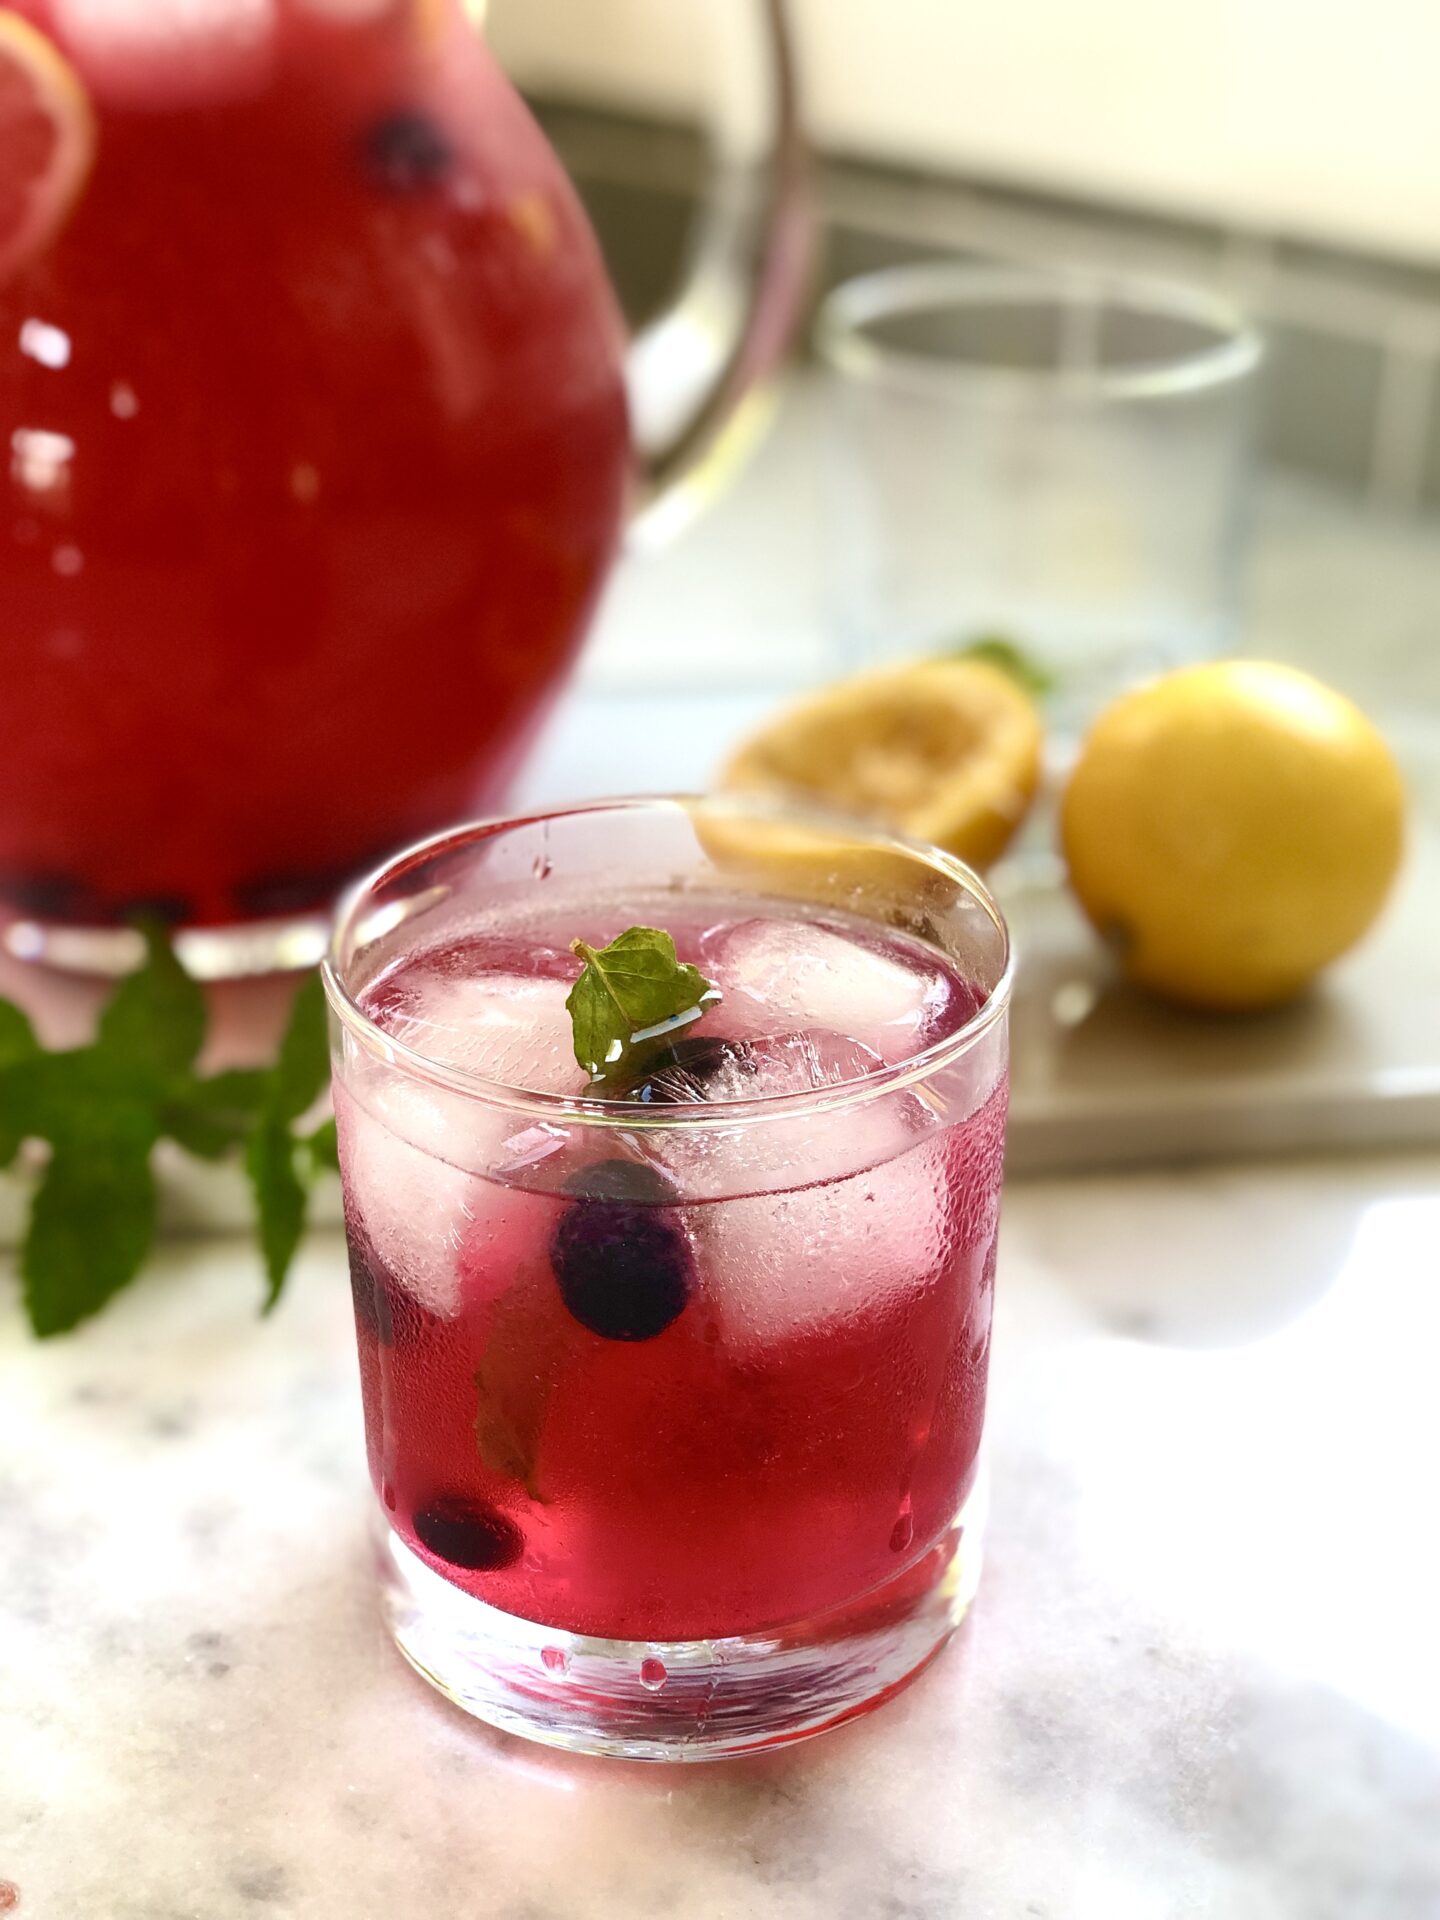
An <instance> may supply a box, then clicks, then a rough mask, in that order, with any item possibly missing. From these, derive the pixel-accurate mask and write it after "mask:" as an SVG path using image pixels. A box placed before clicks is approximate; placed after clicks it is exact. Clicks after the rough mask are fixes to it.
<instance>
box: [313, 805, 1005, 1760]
mask: <svg viewBox="0 0 1440 1920" xmlns="http://www.w3.org/2000/svg"><path fill="white" fill-rule="evenodd" d="M637 926H639V927H646V928H656V929H662V930H664V931H665V932H667V933H668V934H669V935H671V936H672V937H673V940H674V942H675V948H676V952H677V954H678V958H679V960H680V961H681V962H685V963H689V964H690V965H693V966H694V967H695V968H697V969H698V970H699V974H700V976H701V977H702V985H703V986H704V988H705V989H706V991H705V993H704V995H703V998H702V999H700V1000H699V1001H697V1005H696V1007H694V1008H690V1009H688V1010H687V1012H686V1014H685V1015H684V1016H683V1017H682V1018H681V1019H680V1020H679V1021H678V1022H675V1023H672V1024H671V1025H670V1026H668V1027H667V1028H666V1030H665V1031H663V1032H661V1033H658V1034H649V1035H647V1034H645V1033H643V1032H642V1033H641V1034H639V1035H638V1036H635V1037H634V1039H633V1044H632V1043H631V1041H630V1040H629V1039H628V1038H627V1042H626V1044H625V1046H624V1047H623V1048H622V1049H621V1051H620V1058H619V1059H618V1060H617V1061H613V1062H611V1063H609V1064H607V1065H605V1066H604V1067H603V1068H602V1075H603V1077H600V1078H596V1077H595V1076H594V1075H592V1074H591V1073H590V1072H589V1071H587V1069H586V1068H585V1067H582V1066H581V1065H580V1064H579V1062H578V1060H577V1057H576V1051H577V1048H576V1034H577V1031H578V1023H575V1024H572V1018H571V1013H570V1011H569V1010H568V1009H567V1004H566V1003H567V998H568V997H569V996H570V995H571V993H572V989H574V988H575V986H576V981H577V977H578V976H579V975H580V972H581V968H582V964H583V962H582V959H580V958H577V957H576V953H575V952H574V950H573V945H574V943H576V942H583V943H585V944H586V945H587V947H588V948H589V949H590V950H591V951H592V952H593V951H594V950H597V949H602V948H604V947H605V945H606V943H608V942H610V941H613V940H614V939H615V938H616V936H618V935H620V934H622V933H623V932H624V931H625V930H626V929H628V928H632V927H637ZM326 986H327V990H328V993H329V996H330V1003H331V1009H332V1033H333V1044H334V1072H335V1102H336V1112H337V1117H338V1121H339V1131H340V1153H341V1165H342V1171H343V1177H344V1186H345V1211H346V1224H347V1234H348V1240H349V1248H350V1266H351V1276H352V1281H353V1287H354V1297H355V1316H356V1327H357V1333H358V1338H359V1349H360V1373H361V1383H362V1389H363V1396H364V1407H365V1429H366V1444H367V1450H368V1455H369V1464H370V1472H371V1476H372V1479H373V1481H374V1485H375V1490H376V1495H377V1508H376V1517H377V1526H378V1539H379V1553H380V1564H381V1570H382V1582H383V1588H384V1598H385V1607H386V1611H387V1615H388V1619H389V1623H390V1626H391V1629H392V1631H393V1633H394V1635H395V1638H396V1641H397V1642H398V1644H399V1646H400V1648H401V1650H402V1651H403V1652H404V1654H405V1655H406V1657H407V1658H408V1659H409V1660H410V1661H411V1663H412V1664H413V1665H414V1666H415V1667H416V1668H418V1669H419V1671H420V1672H421V1673H422V1674H424V1675H425V1676H426V1678H427V1679H429V1680H430V1681H432V1682H433V1684H435V1685H436V1686H437V1687H439V1688H440V1689H441V1690H442V1691H443V1692H445V1693H446V1694H448V1695H449V1696H450V1697H451V1698H452V1699H453V1700H455V1701H456V1702H458V1703H459V1704H460V1705H461V1706H463V1707H465V1708H467V1709H469V1710H470V1711H471V1712H473V1713H476V1714H478V1715H480V1716H481V1717H482V1718H484V1719H486V1720H489V1721H492V1722H494V1723H495V1724H497V1725H499V1726H502V1727H504V1728H506V1729H508V1730H509V1731H511V1732H514V1733H519V1734H523V1735H526V1736H528V1737H530V1738H533V1739H539V1740H544V1741H549V1742H552V1743H554V1744H556V1745H560V1746H566V1747H571V1748H576V1749H580V1750H585V1751H593V1752H603V1753H615V1754H626V1755H633V1756H637V1757H645V1758H664V1759H699V1758H713V1757H719V1756H722V1755H725V1754H733V1753H738V1752H743V1751H746V1750H750V1749H755V1748H761V1747H766V1746H771V1745H775V1744H778V1743H781V1742H785V1741H789V1740H794V1739H799V1738H802V1737H804V1736H805V1735H808V1734H813V1733H818V1732H820V1731H822V1730H824V1729H825V1728H827V1727H831V1726H834V1725H836V1724H838V1723H839V1722H841V1721H843V1720H845V1719H847V1718H849V1717H851V1716H853V1715H855V1714H857V1713H860V1712H862V1711H864V1710H865V1709H866V1708H868V1707H870V1706H873V1705H875V1704H877V1703H878V1702H879V1701H881V1700H883V1699H885V1698H886V1697H888V1696H889V1695H890V1694H891V1693H892V1692H894V1691H895V1690H896V1689H897V1688H898V1687H899V1686H900V1685H902V1684H903V1683H904V1682H905V1681H906V1680H908V1679H909V1678H910V1677H911V1676H912V1675H914V1674H915V1673H916V1672H918V1671H919V1669H920V1668H921V1667H923V1666H924V1665H925V1664H926V1662H927V1661H928V1660H929V1659H930V1658H931V1657H932V1656H933V1655H934V1654H935V1653H936V1652H937V1651H938V1650H939V1648H940V1647H941V1646H942V1645H943V1644H944V1642H945V1640H946V1639H947V1637H948V1636H949V1635H950V1633H951V1632H952V1631H953V1630H954V1628H955V1626H956V1625H957V1624H958V1622H959V1621H960V1619H961V1618H962V1616H963V1614H964V1612H965V1609H966V1607H967V1605H968V1603H969V1601H970V1598H971V1596H972V1594H973V1593H974V1590H975V1584H976V1580H977V1577H978V1573H979V1546H980V1541H979V1528H980V1518H981V1516H980V1505H981V1497H982V1495H981V1488H980V1484H979V1480H978V1469H979V1455H980V1441H981V1429H982V1425H983V1418H984V1409H985V1383H986V1371H987V1363H988V1359H989V1349H990V1315H991V1302H992V1295H993V1288H994V1276H995V1245H996V1226H997V1215H998V1207H999V1198H1000V1176H1001V1163H1002V1157H1003V1149H1004V1132H1005V1108H1006V1091H1007V1083H1006V1016H1007V1006H1008V1000H1009V986H1010V963H1009V948H1008V941H1007V936H1006V931H1005V927H1004V924H1003V922H1002V920H1001V918H1000V915H999V913H998V911H997V909H996V907H995V905H994V902H993V901H992V900H991V899H990V897H989V896H988V894H987V893H986V892H985V890H984V888H983V887H982V886H981V884H980V882H979V881H978V880H977V879H976V878H975V876H974V875H973V874H972V873H970V872H969V870H968V869H966V868H965V867H963V866H962V865H960V864H959V863H958V862H957V861H955V860H954V859H952V858H951V857H950V856H948V855H946V854H943V853H940V852H937V851H935V850H934V849H932V848H927V847H923V846H919V845H915V844H912V843H908V842H904V841H900V840H896V839H893V838H889V837H886V836H884V835H881V834H871V833H869V831H868V830H865V829H858V828H857V829H852V828H849V827H847V826H844V825H838V824H835V823H833V822H822V821H819V820H813V819H807V820H800V819H797V818H795V817H794V816H788V815H783V814H780V813H776V812H771V811H766V810H764V809H762V808H759V807H757V806H755V805H753V804H750V803H746V802H743V801H734V800H705V801H699V800H680V799H674V800H670V799H660V800H634V801H612V802H601V803H596V804H594V805H587V806H579V807H573V808H568V809H565V810H562V811H558V812H555V813H551V814H546V815H537V816H532V817H530V818H524V819H516V820H509V821H500V822H489V823H485V824H481V825H477V826H472V827H466V828H463V829H460V830H457V831H455V832H453V833H450V834H447V835H444V836H442V837H440V838H438V839H435V840H431V841H428V842H426V843H424V844H423V845H421V846H419V847H416V848H413V849H411V850H410V851H409V852H406V853H404V854H401V855H399V856H398V857H397V858H396V859H395V860H393V861H392V862H391V863H390V864H388V865H387V866H386V867H384V868H383V869H381V870H380V871H379V872H378V873H377V874H375V875H374V876H373V877H372V878H371V879H370V880H368V881H367V882H365V883H364V884H363V885H362V886H361V887H360V888H359V889H358V890H357V891H356V892H355V893H354V894H353V895H352V896H351V898H350V899H349V901H348V903H347V904H346V906H345V908H344V910H343V912H342V915H341V918H340V922H339V925H338V928H337V931H336V934H335V940H334V946H333V949H332V953H331V957H330V959H329V961H328V963H327V966H326Z"/></svg>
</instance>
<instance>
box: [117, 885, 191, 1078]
mask: <svg viewBox="0 0 1440 1920" xmlns="http://www.w3.org/2000/svg"><path fill="white" fill-rule="evenodd" d="M141 932H142V933H143V934H144V936H145V964H144V965H143V966H142V967H141V968H140V969H139V971H138V972H136V973H132V974H129V975H128V976H127V977H126V978H125V979H124V980H122V981H121V982H120V985H119V986H118V987H117V988H116V989H115V992H114V993H113V995H112V996H111V998H110V1001H109V1004H108V1005H107V1006H106V1008H105V1011H104V1013H102V1014H101V1016H100V1027H99V1031H98V1033H97V1035H96V1045H97V1046H98V1047H99V1049H100V1050H101V1051H102V1052H103V1053H105V1054H107V1055H108V1056H109V1057H110V1058H111V1059H113V1060H123V1061H124V1062H126V1063H127V1065H128V1066H129V1068H130V1071H131V1073H132V1074H133V1076H134V1077H135V1078H136V1079H137V1080H139V1079H140V1078H142V1077H145V1078H149V1079H151V1080H159V1079H162V1078H166V1077H168V1076H169V1075H171V1074H176V1073H182V1072H183V1071H184V1070H185V1069H186V1068H187V1067H188V1066H190V1064H191V1063H192V1062H193V1060H194V1059H195V1056H196V1054H197V1053H199V1051H200V1048H201V1046H202V1045H203V1044H204V1040H205V994H204V991H203V989H202V988H201V987H200V985H199V983H198V981H195V980H192V979H191V978H190V976H189V974H188V973H186V971H185V969H184V968H183V967H182V966H181V964H180V962H179V961H178V960H177V959H176V957H175V951H174V949H173V948H172V947H171V945H170V942H169V941H168V940H167V939H166V937H165V933H164V930H163V929H162V928H161V927H159V926H157V925H156V924H155V923H154V922H146V923H145V924H144V925H143V926H142V927H141Z"/></svg>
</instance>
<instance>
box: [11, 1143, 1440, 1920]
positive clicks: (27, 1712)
mask: <svg viewBox="0 0 1440 1920" xmlns="http://www.w3.org/2000/svg"><path fill="white" fill-rule="evenodd" d="M1437 1244H1440V1166H1437V1165H1436V1164H1435V1162H1434V1159H1433V1157H1431V1158H1425V1159H1421V1158H1420V1157H1418V1156H1409V1157H1405V1156H1401V1157H1392V1158H1386V1159H1381V1158H1370V1159H1360V1160H1349V1161H1344V1160H1339V1159H1336V1160H1329V1161H1309V1162H1290V1163H1280V1164H1275V1165H1270V1166H1267V1167H1263V1168H1246V1169H1237V1170H1230V1171H1225V1170H1215V1169H1211V1170H1207V1171H1204V1172H1199V1171H1192V1172H1189V1173H1186V1174H1144V1175H1128V1176H1124V1177H1110V1176H1107V1177H1104V1178H1091V1179H1088V1180H1078V1179H1077V1180H1051V1181H1045V1182H1039V1181H1017V1182H1014V1183H1012V1185H1011V1187H1010V1190H1009V1192H1008V1195H1007V1201H1006V1215H1005V1223H1004V1229H1003V1238H1002V1257H1001V1269H1000V1307H999V1318H998V1323H997V1339H996V1347H995V1372H994V1395H993V1413H992V1420H991V1428H990V1433H991V1442H992V1462H993V1474H994V1509H993V1522H992V1530H991V1536H990V1559H989V1566H988V1570H987V1575H986V1579H985V1582H984V1584H983V1586H982V1590H981V1595H980V1598H979V1600H978V1602H977V1604H976V1607H975V1609H974V1611H973V1613H972V1615H971V1618H970V1620H969V1622H968V1623H967V1625H966V1627H965V1629H964V1630H963V1631H962V1634H961V1635H960V1637H959V1638H958V1640H957V1641H956V1642H955V1643H954V1644H953V1645H952V1647H951V1648H950V1649H949V1651H948V1652H947V1653H946V1654H945V1655H944V1656H943V1657H942V1658H941V1660H940V1661H939V1662H937V1663H936V1665H935V1666H934V1667H933V1668H932V1669H931V1670H930V1671H929V1672H928V1673H927V1674H926V1675H925V1676H923V1677H922V1679H921V1680H920V1681H919V1682H918V1683H917V1684H916V1685H915V1686H914V1687H913V1688H912V1689H911V1690H910V1691H909V1692H908V1693H906V1694H905V1695H903V1696H902V1697H901V1698H900V1699H899V1700H897V1701H896V1702H894V1703H892V1704H891V1705H890V1706H889V1707H887V1708H885V1709H884V1710H883V1711H881V1712H880V1713H878V1714H876V1715H874V1716H873V1717H872V1718H870V1719H869V1720H867V1721H865V1722H862V1723H860V1724H858V1725H855V1726H853V1727H850V1728H847V1729H844V1730H842V1731H841V1732H839V1733H837V1734H833V1735H831V1736H829V1737H828V1738H826V1739H823V1740H819V1741H815V1742H812V1743H810V1744H808V1745H806V1746H804V1747H799V1748H794V1749H791V1750H789V1751H788V1752H785V1753H783V1754H780V1755H776V1756H772V1757H768V1758H764V1759H759V1760H753V1761H748V1762H743V1763H728V1764H724V1765H720V1766H713V1767H696V1768H675V1767H636V1766H625V1765H623V1764H620V1763H615V1762H604V1761H587V1760H576V1759H571V1758H567V1757H563V1756H559V1755H553V1754H550V1753H548V1752H546V1751H544V1750H542V1749H539V1748H527V1747H525V1746H524V1745H522V1744H521V1743H519V1742H517V1741H514V1740H511V1739H508V1738H505V1737H503V1736H500V1735H497V1734H494V1733H492V1732H490V1731H489V1730H487V1729H486V1728H485V1727H483V1726H481V1725H479V1724H478V1723H475V1722H471V1721H469V1720H467V1719H466V1718H465V1717H464V1716H463V1715H461V1714H460V1713H458V1712H457V1711H455V1710H454V1709H452V1708H451V1707H450V1706H448V1705H447V1704H446V1703H444V1702H443V1701H441V1700H440V1698H439V1697H438V1696H436V1695H435V1694H433V1693H432V1692H431V1691H430V1690H429V1689H428V1688H427V1687H426V1686H425V1685H424V1684H423V1683H422V1682H421V1681H420V1680H418V1679H417V1678H416V1677H415V1676H414V1675H413V1674H412V1673H411V1672H410V1671H409V1669H408V1668H407V1667H405V1665H404V1664H403V1663H402V1661H401V1660H400V1657H399V1656H398V1655H397V1654H396V1653H395V1652H394V1651H393V1649H392V1648H391V1646H390V1644H389V1642H388V1640H387V1638H386V1636H385V1634H384V1632H383V1630H382V1628H381V1625H380V1622H379V1619H378V1617H377V1613H376V1608H375V1604H374V1597H373V1592H372V1584H371V1571H370V1566H369V1563H368V1550H367V1545H366V1513H367V1502H368V1499H369V1498H370V1494H369V1489H368V1485H367V1483H366V1481H365V1475H364V1469H363V1457H362V1446H361V1435H360V1408H359V1395H358V1391H357V1380H356V1368H355V1361H354V1356H353V1340H352V1334H351V1329H350V1324H349V1299H348V1288H347V1286H346V1281H345V1270H344V1259H343V1250H342V1248H341V1246H340V1244H339V1242H338V1240H337V1239H336V1238H335V1237H334V1236H332V1235H330V1234H319V1235H316V1236H315V1237H313V1238H312V1240H311V1241H310V1242H309V1243H308V1246H307V1249H306V1252H305V1254H304V1256H303V1258H302V1261H301V1263H300V1266H299V1269H298V1271H297V1275H296V1278H295V1280H294V1282H293V1285H292V1292H291V1294H290V1296H289V1298H288V1299H287V1300H286V1302H285V1304H284V1306H283V1308H282V1310H281V1311H280V1312H279V1313H278V1314H277V1315H276V1316H275V1317H274V1318H273V1319H272V1320H270V1321H268V1322H264V1323H262V1322H259V1321H258V1320H256V1319H255V1317H254V1308H255V1305H256V1302H257V1299H258V1295H259V1279H258V1276H257V1273H256V1271H255V1268H254V1258H253V1254H252V1253H251V1252H250V1250H249V1249H248V1248H247V1247H246V1246H245V1245H244V1243H242V1242H238V1241H236V1242H225V1241H213V1242H206V1243H191V1244H185V1243H171V1244H170V1245H168V1246H167V1247H166V1249H165V1251H164V1252H163V1254H162V1255H161V1257H160V1259H159V1261H158V1263H157V1265H156V1267H155V1268H154V1270H153V1271H152V1272H150V1273H149V1274H148V1275H147V1276H146V1277H145V1278H144V1279H143V1280H142V1281H141V1282H140V1283H139V1284H138V1285H137V1286H136V1287H135V1289H134V1290H133V1291H132V1292H131V1293H130V1294H129V1295H127V1296H124V1297H122V1298H121V1299H120V1300H118V1301H117V1302H116V1303H114V1305H113V1306H112V1308H111V1309H110V1310H109V1311H108V1312H107V1313H106V1314H105V1315H103V1316H102V1317H101V1318H100V1319H99V1320H97V1321H96V1322H94V1323H93V1324H92V1325H90V1326H89V1327H87V1328H85V1329H84V1330H82V1331H81V1332H80V1333H79V1334H77V1335H76V1336H74V1337H73V1338H70V1339H68V1340H62V1341H58V1342H54V1343H52V1344H49V1345H46V1346H43V1347H42V1346H36V1345H33V1344H31V1343H30V1342H29V1340H28V1338H27V1336H26V1335H25V1333H24V1331H23V1328H22V1324H21V1319H20V1314H19V1311H18V1305H17V1302H16V1299H15V1294H14V1289H13V1285H12V1279H11V1275H10V1272H9V1271H8V1269H7V1268H5V1267H4V1266H3V1265H0V1382H3V1385H0V1406H3V1417H0V1570H3V1579H0V1883H3V1882H8V1883H9V1884H10V1888H11V1891H12V1892H17V1893H18V1899H17V1900H16V1901H15V1902H14V1903H13V1906H14V1911H15V1912H16V1913H17V1914H18V1915H20V1916H21V1920H262V1917H263V1916H269V1915H274V1916H276V1917H277V1920H281V1917H283V1920H339V1917H340V1916H345V1917H346V1920H412V1917H413V1920H419V1916H422V1915H423V1916H425V1917H426V1920H642V1917H643V1916H645V1915H652V1914H653V1915H680V1916H684V1920H820V1917H821V1916H824V1920H942V1917H943V1920H952V1917H953V1916H960V1915H963V1916H964V1920H989V1917H990V1916H994V1917H995V1920H1010V1917H1011V1916H1017V1917H1019V1920H1025V1917H1026V1916H1037V1917H1040V1920H1092V1917H1093V1920H1171V1917H1172V1916H1174V1920H1181V1917H1182V1916H1183V1917H1184V1920H1193V1917H1194V1916H1206V1917H1207V1920H1208V1917H1209V1916H1215V1920H1432V1917H1433V1916H1434V1915H1435V1914H1436V1913H1440V1820H1437V1819H1436V1817H1435V1814H1436V1808H1437V1806H1440V1662H1437V1661H1436V1659H1435V1656H1434V1644H1435V1641H1434V1618H1435V1609H1436V1600H1437V1581H1436V1556H1437V1547H1436V1538H1435V1527H1434V1462H1435V1459H1436V1457H1437V1449H1440V1398H1437V1396H1436V1393H1435V1391H1434V1373H1435V1355H1436V1353H1437V1351H1440V1291H1437V1288H1436V1280H1437V1274H1436V1269H1435V1251H1434V1250H1435V1247H1436V1245H1437ZM6 1897H7V1896H6V1894H5V1892H4V1888H3V1886H0V1910H4V1903H5V1899H6Z"/></svg>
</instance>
